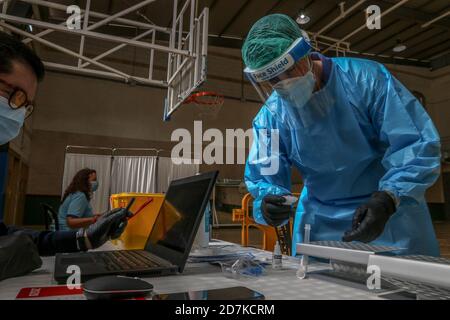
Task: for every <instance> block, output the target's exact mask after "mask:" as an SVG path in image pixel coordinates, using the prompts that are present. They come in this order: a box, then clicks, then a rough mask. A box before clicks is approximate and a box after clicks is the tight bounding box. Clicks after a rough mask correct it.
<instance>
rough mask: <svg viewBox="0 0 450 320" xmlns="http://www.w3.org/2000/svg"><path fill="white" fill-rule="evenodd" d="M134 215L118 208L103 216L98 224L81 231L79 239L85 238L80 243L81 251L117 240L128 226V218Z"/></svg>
mask: <svg viewBox="0 0 450 320" xmlns="http://www.w3.org/2000/svg"><path fill="white" fill-rule="evenodd" d="M131 215H132V213H130V212H129V211H127V210H126V209H125V208H118V209H114V210H111V211H109V212H107V213H105V214H103V215H102V216H101V217H100V218H99V219H98V220H97V222H95V223H94V224H91V225H90V226H89V227H87V228H85V229H80V230H79V231H78V232H79V236H80V237H79V238H81V237H82V238H84V243H83V241H80V242H79V247H80V249H81V250H86V249H95V248H98V247H100V246H101V245H103V244H104V243H105V242H106V241H108V240H110V239H117V238H118V237H120V235H121V234H122V232H123V231H124V230H125V228H126V226H127V220H128V217H130V216H131ZM86 238H87V241H86Z"/></svg>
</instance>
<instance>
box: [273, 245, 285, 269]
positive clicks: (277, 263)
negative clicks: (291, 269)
mask: <svg viewBox="0 0 450 320" xmlns="http://www.w3.org/2000/svg"><path fill="white" fill-rule="evenodd" d="M282 259H283V255H282V254H281V248H280V243H279V242H278V241H277V242H276V243H275V248H274V249H273V256H272V268H273V269H281V267H282V266H283V262H282Z"/></svg>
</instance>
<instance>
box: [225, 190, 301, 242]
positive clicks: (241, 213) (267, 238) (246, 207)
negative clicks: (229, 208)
mask: <svg viewBox="0 0 450 320" xmlns="http://www.w3.org/2000/svg"><path fill="white" fill-rule="evenodd" d="M293 195H295V196H297V197H299V196H300V194H299V193H293ZM252 201H253V197H252V195H251V194H250V193H247V194H246V195H245V196H244V197H243V198H242V203H241V209H234V210H233V221H241V222H242V229H241V245H242V246H243V247H248V236H249V229H250V228H256V229H258V230H260V231H261V232H262V233H263V243H262V249H263V250H267V251H273V248H274V246H275V242H276V241H277V240H278V238H277V234H276V232H275V229H274V228H273V227H269V226H265V225H261V224H258V223H256V221H255V220H254V219H253V218H252V217H251V215H250V203H251V202H252ZM235 219H236V220H235ZM292 225H293V219H292V218H291V223H290V226H291V236H292Z"/></svg>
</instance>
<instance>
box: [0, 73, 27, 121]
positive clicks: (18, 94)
mask: <svg viewBox="0 0 450 320" xmlns="http://www.w3.org/2000/svg"><path fill="white" fill-rule="evenodd" d="M0 82H1V83H3V84H4V85H6V86H7V87H9V88H11V87H12V86H11V85H10V84H9V83H7V82H5V81H3V80H1V79H0ZM7 99H8V104H9V106H10V108H11V109H13V110H18V109H20V108H25V110H26V112H25V118H28V117H29V116H31V114H32V113H33V111H34V106H33V104H32V103H31V102H30V101H29V100H28V96H27V94H26V92H25V91H23V90H22V89H20V88H14V89H13V91H12V92H11V93H10V94H9V97H8V98H7Z"/></svg>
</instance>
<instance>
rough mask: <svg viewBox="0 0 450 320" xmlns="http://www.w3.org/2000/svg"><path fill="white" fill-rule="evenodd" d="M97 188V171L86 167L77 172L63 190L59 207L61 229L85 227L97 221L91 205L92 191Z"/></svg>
mask: <svg viewBox="0 0 450 320" xmlns="http://www.w3.org/2000/svg"><path fill="white" fill-rule="evenodd" d="M97 189H98V181H97V173H96V171H95V170H92V169H89V168H86V169H82V170H80V171H78V172H77V174H76V175H75V176H74V177H73V179H72V182H71V183H70V185H69V186H68V187H67V189H66V191H65V192H64V196H63V199H62V204H61V207H60V208H59V214H58V218H59V224H60V229H61V230H74V229H75V230H76V229H80V228H85V227H87V226H89V225H91V224H93V223H95V222H96V221H97V218H98V217H99V215H94V212H93V210H92V206H91V203H90V201H91V198H92V193H93V192H95V191H96V190H97Z"/></svg>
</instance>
